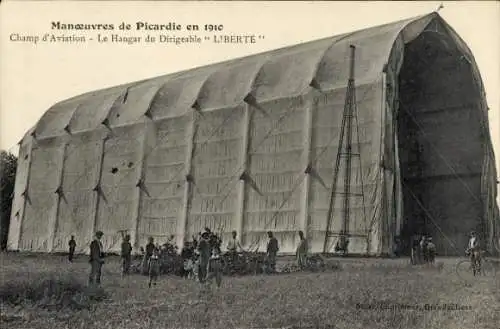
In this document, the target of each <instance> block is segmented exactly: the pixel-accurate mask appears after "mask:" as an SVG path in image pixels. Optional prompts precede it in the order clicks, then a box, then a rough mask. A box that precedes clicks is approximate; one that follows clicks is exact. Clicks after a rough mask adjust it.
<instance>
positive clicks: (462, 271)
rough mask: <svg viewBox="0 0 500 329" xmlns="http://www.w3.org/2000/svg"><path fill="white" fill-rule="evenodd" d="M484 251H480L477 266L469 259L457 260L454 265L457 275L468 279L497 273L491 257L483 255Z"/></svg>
mask: <svg viewBox="0 0 500 329" xmlns="http://www.w3.org/2000/svg"><path fill="white" fill-rule="evenodd" d="M485 253H486V252H485V251H484V250H482V251H480V257H481V258H480V261H479V264H478V266H477V265H476V262H472V261H471V259H463V260H461V261H459V262H458V263H457V265H456V267H455V272H456V273H457V275H458V277H459V278H460V279H462V280H464V281H469V280H471V279H474V278H476V277H479V276H482V277H495V276H496V275H497V273H496V272H497V266H498V265H497V264H496V262H493V260H492V259H490V258H487V257H485V256H483V255H484V254H485Z"/></svg>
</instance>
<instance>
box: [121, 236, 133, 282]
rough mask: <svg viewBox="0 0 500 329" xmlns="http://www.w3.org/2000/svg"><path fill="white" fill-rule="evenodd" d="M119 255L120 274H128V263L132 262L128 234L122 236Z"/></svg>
mask: <svg viewBox="0 0 500 329" xmlns="http://www.w3.org/2000/svg"><path fill="white" fill-rule="evenodd" d="M121 256H122V275H127V274H129V271H130V263H131V262H132V244H131V243H130V235H129V234H127V235H125V236H124V237H123V242H122V250H121Z"/></svg>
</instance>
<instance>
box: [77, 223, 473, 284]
mask: <svg viewBox="0 0 500 329" xmlns="http://www.w3.org/2000/svg"><path fill="white" fill-rule="evenodd" d="M298 234H299V239H300V241H299V245H298V247H297V250H296V257H297V263H298V266H299V267H300V268H301V269H303V268H305V267H306V266H307V255H308V244H307V240H306V238H305V236H304V233H303V232H302V231H299V233H298ZM267 235H268V238H269V240H268V243H267V249H266V263H267V266H268V269H269V271H270V272H274V271H275V270H276V257H277V254H278V251H279V245H278V240H277V239H276V237H274V234H273V232H271V231H269V232H267ZM102 236H103V232H101V231H98V232H96V234H95V239H94V240H93V241H92V242H91V244H90V255H89V263H90V276H89V284H90V285H92V284H97V285H99V284H100V283H101V271H102V266H103V264H104V251H103V250H104V249H103V245H102V242H101V238H102ZM173 240H174V236H171V237H170V239H169V240H168V241H167V243H165V244H164V245H163V246H161V247H160V246H159V245H157V244H155V243H154V239H153V238H149V241H148V244H147V245H146V248H145V250H143V248H142V247H141V250H143V256H142V263H141V268H142V272H143V274H148V276H149V287H151V285H156V282H157V279H158V276H159V274H160V267H161V258H160V256H161V255H162V254H164V253H166V254H167V255H174V254H175V255H176V254H177V247H176V246H175V244H174V243H173ZM68 245H69V256H68V258H69V261H70V262H72V261H73V258H74V253H75V249H76V242H75V238H74V236H71V239H70V241H69V243H68ZM221 245H222V239H221V238H220V237H219V236H218V235H216V234H215V233H213V232H212V231H211V230H210V229H208V228H206V229H205V231H204V232H203V233H201V232H200V233H199V234H198V238H196V237H195V236H193V238H192V241H186V242H185V243H184V247H183V248H182V251H181V253H180V257H181V259H182V261H183V269H182V274H181V275H182V276H184V277H186V278H196V279H197V281H199V282H201V283H203V282H206V281H207V280H208V279H210V278H211V277H215V279H216V282H217V285H218V286H220V283H221V275H222V274H221V271H220V266H221V264H220V261H219V260H220V258H221V256H222V253H221ZM132 250H133V248H132V244H131V242H130V235H128V234H127V235H124V236H123V241H122V244H121V259H122V275H127V274H129V273H130V267H131V263H132ZM239 252H244V249H243V247H242V246H241V244H240V242H239V240H238V238H237V232H236V231H233V232H232V237H231V238H230V239H229V241H228V243H227V253H228V254H229V256H230V257H237V255H238V253H239ZM466 254H467V255H468V256H469V257H470V259H471V264H472V266H473V270H474V272H476V271H480V268H481V251H480V245H479V240H478V237H477V235H476V233H475V232H471V234H470V239H469V243H468V246H467V248H466ZM435 256H436V245H435V244H434V243H433V242H432V237H430V236H426V235H422V236H415V237H414V238H413V240H412V244H411V263H412V264H414V265H417V264H432V263H434V261H435Z"/></svg>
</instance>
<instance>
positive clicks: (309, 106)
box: [300, 91, 317, 237]
mask: <svg viewBox="0 0 500 329" xmlns="http://www.w3.org/2000/svg"><path fill="white" fill-rule="evenodd" d="M314 94H315V92H314V91H312V92H311V95H310V96H309V98H308V101H307V103H306V108H305V109H304V130H303V133H304V139H303V141H304V146H303V148H304V151H303V153H302V154H303V156H302V164H303V168H304V170H305V172H304V173H303V174H304V175H305V177H304V181H303V183H302V206H301V207H300V208H301V213H300V221H301V223H300V229H301V230H302V231H303V232H304V234H305V236H306V237H309V231H310V227H309V226H310V221H309V218H310V217H309V193H310V190H311V170H312V165H313V164H312V163H311V161H312V159H311V152H312V123H313V115H314V111H315V108H316V105H317V103H316V101H315V97H314ZM308 169H309V170H308Z"/></svg>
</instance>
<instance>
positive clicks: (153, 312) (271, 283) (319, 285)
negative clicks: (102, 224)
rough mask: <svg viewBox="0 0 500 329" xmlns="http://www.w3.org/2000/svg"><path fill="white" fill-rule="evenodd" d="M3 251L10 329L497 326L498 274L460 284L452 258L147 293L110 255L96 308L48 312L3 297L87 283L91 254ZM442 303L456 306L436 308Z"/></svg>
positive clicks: (164, 280)
mask: <svg viewBox="0 0 500 329" xmlns="http://www.w3.org/2000/svg"><path fill="white" fill-rule="evenodd" d="M1 257H2V259H1V261H2V266H1V269H0V273H1V281H0V284H1V288H2V289H0V293H1V296H0V297H2V299H3V300H2V322H3V324H2V323H0V326H1V327H3V326H4V324H6V327H8V328H9V329H11V328H23V329H29V328H36V329H44V328H47V329H49V328H99V329H107V328H120V329H127V328H214V329H215V328H221V329H232V328H349V329H354V328H370V329H378V328H380V329H390V328H405V329H413V328H436V329H438V328H439V329H444V328H453V329H459V328H467V329H472V328H481V329H483V328H484V329H499V328H500V290H499V289H498V288H500V282H499V280H500V277H499V276H493V275H489V276H485V277H479V278H477V279H474V280H466V281H464V279H463V278H461V277H459V276H458V275H457V274H456V271H455V265H456V264H457V262H458V260H459V259H456V258H447V259H439V260H438V261H437V264H436V265H435V266H434V267H429V268H425V267H415V266H413V267H412V266H409V265H408V260H407V259H392V260H389V259H384V260H381V259H349V260H347V259H341V260H335V261H337V262H340V266H341V269H340V270H337V271H330V272H323V273H291V274H282V275H273V276H264V275H261V276H248V277H237V278H236V277H235V278H231V277H224V279H223V285H222V287H221V288H220V289H217V288H216V287H215V285H214V286H211V287H201V286H200V285H199V284H198V283H196V282H194V281H187V280H183V279H180V278H177V277H161V278H160V281H159V284H158V285H157V286H156V287H154V288H153V289H148V287H147V278H145V277H142V276H139V275H133V276H130V277H126V278H124V279H122V278H121V276H120V274H119V262H118V259H117V258H114V259H110V260H108V262H107V263H106V264H105V269H104V274H103V287H102V288H103V290H104V291H105V292H106V293H107V294H108V297H107V298H106V299H105V300H103V301H100V302H95V303H94V304H92V305H91V306H90V309H88V308H87V309H81V310H75V309H70V308H63V309H61V310H51V309H47V308H41V307H40V306H39V305H35V304H36V303H34V302H33V303H28V302H25V303H21V304H18V305H17V306H14V305H11V304H10V303H8V302H6V300H7V297H6V296H8V295H9V293H10V292H11V291H12V289H13V288H12V287H15V286H16V285H24V286H25V287H29V286H30V285H31V284H32V283H31V282H35V281H37V282H40V280H45V279H43V278H49V277H51V278H53V279H54V280H56V281H57V280H61V281H64V280H67V279H68V278H71V280H73V281H74V282H79V283H81V284H85V281H86V279H87V273H88V267H89V266H88V263H87V261H86V257H85V256H80V257H79V258H78V259H77V261H76V262H75V263H72V264H70V263H68V261H67V260H66V258H65V257H63V256H49V255H42V256H36V257H35V256H25V255H21V254H11V253H7V254H6V253H3V254H1ZM23 289H24V288H23ZM26 289H27V288H26ZM29 289H31V288H29ZM436 304H439V305H448V307H449V308H453V309H448V310H437V309H431V306H432V305H436ZM457 304H458V306H457ZM457 307H458V308H461V309H458V310H457V309H456V308H457ZM434 308H435V306H434Z"/></svg>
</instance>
